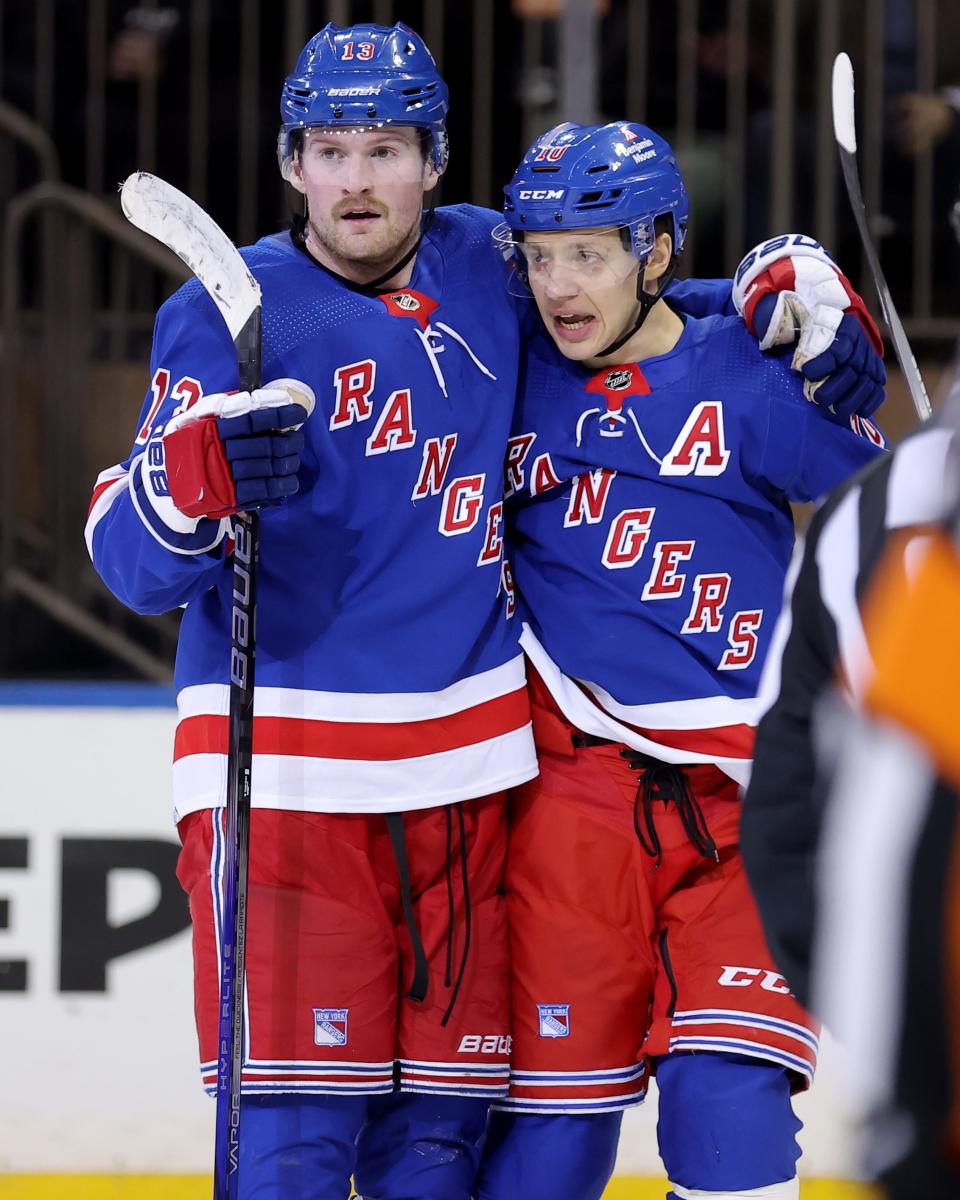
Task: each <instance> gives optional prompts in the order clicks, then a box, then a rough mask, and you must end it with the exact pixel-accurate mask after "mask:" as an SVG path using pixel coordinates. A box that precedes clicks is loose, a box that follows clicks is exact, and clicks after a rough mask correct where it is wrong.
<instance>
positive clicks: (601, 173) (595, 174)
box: [503, 121, 690, 262]
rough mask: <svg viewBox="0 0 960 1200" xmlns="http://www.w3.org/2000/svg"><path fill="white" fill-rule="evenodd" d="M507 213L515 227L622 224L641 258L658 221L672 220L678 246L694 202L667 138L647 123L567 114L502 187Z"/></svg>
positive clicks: (550, 228)
mask: <svg viewBox="0 0 960 1200" xmlns="http://www.w3.org/2000/svg"><path fill="white" fill-rule="evenodd" d="M503 193H504V197H505V200H504V206H503V213H504V219H505V222H506V224H507V225H508V226H509V228H510V229H511V230H512V231H513V233H514V234H522V233H524V232H526V231H528V230H529V231H533V230H536V231H538V232H541V233H543V232H547V231H550V232H555V231H556V230H569V229H602V228H606V227H608V226H611V225H612V226H620V227H621V228H624V229H629V230H630V239H629V240H630V249H631V250H632V251H633V253H634V254H635V255H636V257H637V258H638V259H639V260H640V262H643V260H644V259H645V258H646V257H647V255H648V254H649V253H650V250H651V249H652V247H653V241H654V233H653V222H654V220H655V219H656V218H657V217H660V216H666V217H669V218H670V219H671V221H672V223H673V227H672V231H671V232H672V234H673V252H674V254H675V255H676V254H679V253H680V251H681V250H682V249H683V240H684V237H685V236H686V231H687V221H688V218H689V212H690V205H689V202H688V200H687V189H686V188H685V187H684V183H683V176H682V175H681V174H680V169H679V167H678V166H677V160H676V157H675V155H674V153H673V150H672V149H671V148H670V146H669V144H668V143H667V142H666V141H664V139H663V138H662V137H660V135H659V134H656V133H654V132H653V130H652V129H648V128H647V127H646V125H637V124H635V123H634V122H632V121H613V122H611V123H610V124H609V125H576V124H574V123H573V122H572V121H568V122H566V123H565V124H563V125H557V126H556V127H555V128H554V129H551V130H549V131H548V132H547V133H545V134H543V135H542V136H541V137H538V138H537V140H536V141H535V142H534V143H533V145H532V146H531V147H530V149H529V150H528V151H527V152H526V154H525V155H524V156H523V161H522V162H521V163H520V166H519V167H518V168H517V170H516V172H515V174H514V176H513V179H512V180H511V181H510V183H509V184H507V186H506V187H505V188H504V189H503Z"/></svg>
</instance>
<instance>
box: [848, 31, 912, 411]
mask: <svg viewBox="0 0 960 1200" xmlns="http://www.w3.org/2000/svg"><path fill="white" fill-rule="evenodd" d="M833 136H834V137H835V138H836V142H837V150H838V151H839V153H840V166H841V167H842V169H843V181H844V183H845V184H846V185H847V195H848V196H849V198H850V207H851V208H852V209H853V218H854V220H855V221H856V223H857V229H858V230H859V232H860V241H861V242H862V243H863V250H864V253H865V254H866V256H867V263H868V264H869V267H870V274H871V275H872V276H873V282H874V285H875V286H876V289H877V295H878V296H879V297H880V307H881V308H882V309H883V316H884V319H885V320H886V322H887V328H888V329H889V330H890V338H891V340H892V342H893V349H894V352H895V353H896V356H897V361H898V362H899V363H900V370H901V371H902V372H903V378H904V379H905V380H906V384H907V388H908V389H909V391H910V398H911V399H912V400H913V407H914V408H915V409H916V410H917V416H918V417H919V418H920V420H921V421H928V420H929V419H930V415H931V411H932V410H931V408H930V400H929V399H928V397H927V389H926V388H925V387H924V383H923V377H922V376H921V374H920V371H919V368H918V367H917V360H916V359H915V358H914V357H913V351H912V350H911V349H910V343H909V342H908V341H907V335H906V333H905V332H904V329H903V325H902V323H901V321H900V317H899V315H898V314H897V310H896V308H895V307H894V303H893V297H892V296H891V295H890V289H889V287H887V281H886V279H885V278H884V275H883V269H882V268H881V266H880V259H879V258H878V257H877V251H876V248H875V246H874V244H873V239H872V238H871V237H870V230H869V229H868V228H867V214H866V209H865V208H864V203H863V194H862V192H861V191H860V177H859V175H858V174H857V133H856V128H855V124H854V106H853V64H852V63H851V62H850V58H849V56H848V55H846V54H838V55H837V57H836V58H835V59H834V60H833Z"/></svg>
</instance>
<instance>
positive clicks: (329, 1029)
mask: <svg viewBox="0 0 960 1200" xmlns="http://www.w3.org/2000/svg"><path fill="white" fill-rule="evenodd" d="M349 1013H350V1009H349V1008H315V1009H314V1010H313V1040H314V1042H316V1044H317V1045H318V1046H345V1045H346V1044H347V1016H348V1015H349Z"/></svg>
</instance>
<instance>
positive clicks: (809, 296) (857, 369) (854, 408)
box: [733, 234, 887, 425]
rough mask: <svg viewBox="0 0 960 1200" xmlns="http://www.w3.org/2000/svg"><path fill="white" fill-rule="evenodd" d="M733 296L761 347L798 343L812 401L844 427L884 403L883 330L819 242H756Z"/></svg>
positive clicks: (797, 365) (793, 237) (797, 359)
mask: <svg viewBox="0 0 960 1200" xmlns="http://www.w3.org/2000/svg"><path fill="white" fill-rule="evenodd" d="M733 300H734V303H735V305H736V307H737V311H738V312H739V313H740V315H741V316H742V317H743V319H744V321H745V323H746V325H747V328H748V329H749V330H750V331H751V333H753V335H754V336H755V337H756V338H757V339H758V341H759V342H760V349H761V350H771V349H773V348H774V347H776V346H794V347H795V349H794V354H793V360H792V364H791V365H792V366H793V368H794V369H795V370H797V371H799V372H800V374H801V375H802V376H803V380H804V384H803V390H804V394H805V395H806V397H807V399H808V400H812V401H813V402H814V403H816V404H818V405H820V407H821V408H823V409H824V411H825V412H826V413H827V415H828V416H829V417H830V418H831V419H832V420H834V421H837V422H839V423H840V424H843V425H847V424H849V422H850V418H851V417H853V416H859V417H869V416H870V415H871V414H872V413H873V412H875V411H876V409H877V408H879V407H880V405H881V404H882V403H883V400H884V396H885V391H884V387H885V384H886V381H887V374H886V371H885V370H884V366H883V359H882V356H883V340H882V338H881V337H880V331H879V330H878V329H877V326H876V324H875V322H874V320H873V318H872V317H871V316H870V313H869V312H868V311H867V307H866V305H865V304H864V302H863V299H862V298H861V297H860V296H859V295H857V293H856V292H855V291H854V290H853V288H852V286H851V285H850V281H849V280H848V279H847V278H846V276H845V275H844V274H843V272H842V271H840V270H839V268H838V267H837V266H836V264H835V263H834V262H833V260H832V259H831V258H830V256H829V255H828V254H827V252H826V251H825V250H824V249H823V247H822V246H821V245H820V243H819V242H816V241H814V240H813V239H812V238H807V237H803V236H802V235H798V234H790V235H786V236H783V237H777V238H772V239H771V240H770V241H769V242H765V243H763V244H761V245H760V246H757V247H755V248H754V249H753V250H751V251H750V253H749V254H747V255H746V257H745V258H744V259H743V261H742V262H741V263H740V266H739V267H738V268H737V273H736V276H735V277H734V285H733Z"/></svg>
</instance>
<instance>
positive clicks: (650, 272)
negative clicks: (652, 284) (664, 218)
mask: <svg viewBox="0 0 960 1200" xmlns="http://www.w3.org/2000/svg"><path fill="white" fill-rule="evenodd" d="M672 257H673V238H672V237H671V236H670V234H669V233H659V234H657V236H656V238H655V239H654V243H653V249H652V250H651V251H650V253H649V254H648V255H647V261H646V263H645V264H644V268H645V269H644V272H643V277H644V280H652V279H659V278H660V276H661V275H662V274H663V273H664V271H665V270H666V269H667V267H668V266H669V265H670V259H671V258H672Z"/></svg>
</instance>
